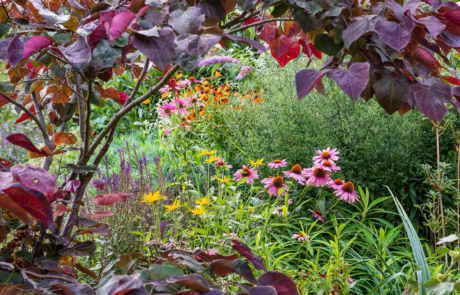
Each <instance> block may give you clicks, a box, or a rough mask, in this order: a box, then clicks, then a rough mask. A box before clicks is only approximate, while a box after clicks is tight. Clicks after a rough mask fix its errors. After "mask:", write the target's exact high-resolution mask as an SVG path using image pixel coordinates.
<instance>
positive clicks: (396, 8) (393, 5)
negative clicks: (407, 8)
mask: <svg viewBox="0 0 460 295" xmlns="http://www.w3.org/2000/svg"><path fill="white" fill-rule="evenodd" d="M385 5H386V6H387V7H388V8H390V9H391V10H393V12H394V13H395V14H396V16H397V17H398V18H399V19H400V18H401V17H402V15H403V7H402V6H401V5H400V4H399V3H396V2H395V1H393V0H386V1H385Z"/></svg>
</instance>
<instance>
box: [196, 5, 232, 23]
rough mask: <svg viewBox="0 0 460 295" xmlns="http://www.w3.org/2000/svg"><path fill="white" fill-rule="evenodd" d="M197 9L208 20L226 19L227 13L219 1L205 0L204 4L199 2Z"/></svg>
mask: <svg viewBox="0 0 460 295" xmlns="http://www.w3.org/2000/svg"><path fill="white" fill-rule="evenodd" d="M197 7H198V8H200V9H201V11H202V12H203V13H204V15H205V16H206V17H207V18H209V19H216V20H225V18H226V17H227V12H226V11H225V8H224V6H222V3H221V2H220V1H219V0H207V1H206V2H203V1H201V2H200V3H198V4H197Z"/></svg>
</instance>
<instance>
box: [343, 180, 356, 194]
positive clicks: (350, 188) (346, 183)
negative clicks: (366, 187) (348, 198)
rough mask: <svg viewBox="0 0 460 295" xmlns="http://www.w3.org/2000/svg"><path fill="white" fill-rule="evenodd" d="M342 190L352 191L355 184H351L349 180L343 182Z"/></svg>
mask: <svg viewBox="0 0 460 295" xmlns="http://www.w3.org/2000/svg"><path fill="white" fill-rule="evenodd" d="M343 191H344V192H347V193H350V194H351V193H352V192H354V191H355V186H354V185H353V182H351V181H349V182H345V184H344V185H343Z"/></svg>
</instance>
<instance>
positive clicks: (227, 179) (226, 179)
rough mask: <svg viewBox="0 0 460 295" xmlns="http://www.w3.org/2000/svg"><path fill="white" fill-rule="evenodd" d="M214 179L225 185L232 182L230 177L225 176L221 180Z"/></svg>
mask: <svg viewBox="0 0 460 295" xmlns="http://www.w3.org/2000/svg"><path fill="white" fill-rule="evenodd" d="M216 179H217V180H218V181H220V182H222V183H226V182H229V181H230V180H232V178H231V177H230V176H228V175H227V176H225V177H224V178H223V179H222V178H219V177H216Z"/></svg>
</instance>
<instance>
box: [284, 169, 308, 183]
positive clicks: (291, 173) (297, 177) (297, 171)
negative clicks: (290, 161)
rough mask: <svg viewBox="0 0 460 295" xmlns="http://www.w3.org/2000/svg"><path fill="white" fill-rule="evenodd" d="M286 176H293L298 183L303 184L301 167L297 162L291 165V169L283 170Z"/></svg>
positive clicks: (303, 178)
mask: <svg viewBox="0 0 460 295" xmlns="http://www.w3.org/2000/svg"><path fill="white" fill-rule="evenodd" d="M283 173H284V175H285V176H286V177H288V178H294V179H295V180H296V181H297V182H298V183H300V184H305V177H303V176H302V167H300V165H299V164H295V165H294V166H292V168H291V171H283Z"/></svg>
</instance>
